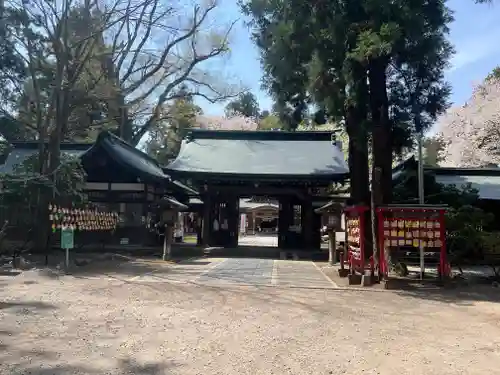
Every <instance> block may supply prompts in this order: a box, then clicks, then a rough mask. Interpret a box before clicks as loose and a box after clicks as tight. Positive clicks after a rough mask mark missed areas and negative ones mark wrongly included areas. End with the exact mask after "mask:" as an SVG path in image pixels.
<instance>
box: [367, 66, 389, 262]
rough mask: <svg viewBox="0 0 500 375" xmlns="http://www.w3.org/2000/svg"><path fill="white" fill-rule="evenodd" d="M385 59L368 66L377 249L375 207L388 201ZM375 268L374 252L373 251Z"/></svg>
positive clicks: (376, 242)
mask: <svg viewBox="0 0 500 375" xmlns="http://www.w3.org/2000/svg"><path fill="white" fill-rule="evenodd" d="M386 67H387V59H386V58H384V57H381V58H377V59H373V60H372V61H370V64H369V81H370V109H371V114H372V122H373V130H372V156H373V159H372V163H373V164H372V205H371V209H372V210H371V211H372V212H371V214H372V231H373V243H374V244H375V246H374V248H375V249H378V233H377V216H376V208H377V207H378V206H380V205H384V204H388V203H391V200H392V139H391V138H392V127H391V123H390V121H389V106H388V98H387V86H386V82H387V77H386ZM374 255H375V256H374V258H375V263H376V264H377V266H378V260H379V257H378V255H379V254H378V251H374Z"/></svg>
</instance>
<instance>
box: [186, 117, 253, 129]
mask: <svg viewBox="0 0 500 375" xmlns="http://www.w3.org/2000/svg"><path fill="white" fill-rule="evenodd" d="M196 123H197V124H198V127H199V128H200V129H206V130H257V127H258V124H257V122H256V121H255V120H254V119H252V118H249V117H244V116H231V117H224V116H208V115H200V116H197V118H196Z"/></svg>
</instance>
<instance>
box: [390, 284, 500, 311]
mask: <svg viewBox="0 0 500 375" xmlns="http://www.w3.org/2000/svg"><path fill="white" fill-rule="evenodd" d="M394 292H395V293H396V294H397V295H399V296H402V297H411V298H418V299H424V300H428V301H429V300H430V301H436V302H443V303H452V304H456V305H461V306H472V305H474V303H475V302H493V303H498V302H500V288H494V287H492V286H488V285H463V286H456V287H454V288H453V289H449V288H446V287H435V288H421V287H411V286H406V287H405V288H402V289H400V290H395V291H394Z"/></svg>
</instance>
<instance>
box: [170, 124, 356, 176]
mask: <svg viewBox="0 0 500 375" xmlns="http://www.w3.org/2000/svg"><path fill="white" fill-rule="evenodd" d="M166 170H167V171H168V172H169V173H170V172H171V173H175V172H177V173H180V174H182V173H185V174H193V173H194V174H204V175H207V174H210V175H222V176H230V175H246V176H249V177H251V176H259V177H261V178H277V179H283V178H288V177H290V178H303V179H307V178H313V179H314V178H320V179H333V178H343V177H345V176H346V175H347V174H348V167H347V164H346V162H345V160H344V154H343V153H342V151H341V150H340V149H339V148H338V147H337V146H336V145H334V144H332V140H331V133H330V132H278V131H276V132H274V131H206V130H194V131H192V132H191V133H190V134H189V135H188V136H187V137H186V139H185V140H184V141H183V142H182V146H181V150H180V153H179V155H178V156H177V158H176V159H175V160H174V161H173V162H172V163H170V164H169V165H168V166H167V168H166Z"/></svg>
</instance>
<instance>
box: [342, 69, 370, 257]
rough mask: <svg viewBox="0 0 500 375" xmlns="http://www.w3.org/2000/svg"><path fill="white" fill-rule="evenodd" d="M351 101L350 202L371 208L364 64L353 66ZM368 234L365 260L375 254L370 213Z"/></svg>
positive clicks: (348, 124)
mask: <svg viewBox="0 0 500 375" xmlns="http://www.w3.org/2000/svg"><path fill="white" fill-rule="evenodd" d="M352 73H353V85H352V91H351V98H350V99H349V100H348V104H347V106H346V131H347V134H348V136H349V156H348V159H349V161H348V164H349V178H350V184H351V201H352V204H356V205H365V206H369V205H370V183H369V181H370V180H369V163H368V121H367V116H368V112H367V110H368V99H369V98H368V87H367V84H366V78H367V77H366V69H364V68H363V66H362V65H361V64H355V65H354V66H353V71H352ZM366 219H367V220H366V221H365V222H366V223H367V225H366V226H365V232H364V233H363V236H364V238H365V244H366V246H365V259H368V257H370V256H371V255H372V253H373V247H372V246H371V244H372V242H371V240H372V228H371V225H369V223H370V215H369V212H367V217H366Z"/></svg>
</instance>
